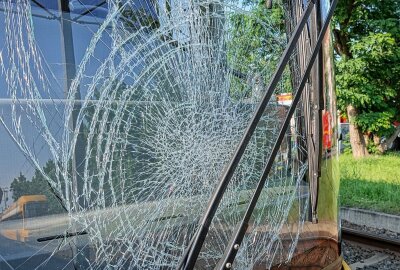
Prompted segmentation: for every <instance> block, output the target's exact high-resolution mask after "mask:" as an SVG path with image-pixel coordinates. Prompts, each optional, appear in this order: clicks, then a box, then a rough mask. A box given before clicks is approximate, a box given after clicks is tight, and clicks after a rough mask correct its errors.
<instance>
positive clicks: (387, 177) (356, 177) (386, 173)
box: [340, 153, 400, 214]
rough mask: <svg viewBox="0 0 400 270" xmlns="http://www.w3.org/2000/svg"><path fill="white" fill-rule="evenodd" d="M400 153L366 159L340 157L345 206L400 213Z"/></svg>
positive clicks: (342, 199)
mask: <svg viewBox="0 0 400 270" xmlns="http://www.w3.org/2000/svg"><path fill="white" fill-rule="evenodd" d="M399 166H400V153H388V154H385V155H382V156H371V157H368V158H364V159H362V160H359V159H357V160H356V159H354V158H353V157H352V156H351V155H349V154H343V155H341V156H340V178H341V181H340V201H341V204H342V205H343V206H349V207H360V208H366V209H371V210H376V211H382V212H387V213H394V214H400V196H399V194H400V170H398V168H399Z"/></svg>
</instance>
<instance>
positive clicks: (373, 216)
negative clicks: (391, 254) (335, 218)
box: [340, 207, 400, 233]
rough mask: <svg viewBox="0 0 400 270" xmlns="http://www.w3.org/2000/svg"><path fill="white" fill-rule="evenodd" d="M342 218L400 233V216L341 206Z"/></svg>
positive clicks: (354, 222)
mask: <svg viewBox="0 0 400 270" xmlns="http://www.w3.org/2000/svg"><path fill="white" fill-rule="evenodd" d="M340 218H341V219H344V220H347V221H348V222H350V223H353V224H357V225H361V226H363V225H365V226H367V227H372V228H378V229H386V230H390V231H393V232H397V233H400V216H396V215H390V214H385V213H379V212H374V211H370V210H364V209H357V208H347V207H341V208H340Z"/></svg>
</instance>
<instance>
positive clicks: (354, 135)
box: [347, 105, 368, 158]
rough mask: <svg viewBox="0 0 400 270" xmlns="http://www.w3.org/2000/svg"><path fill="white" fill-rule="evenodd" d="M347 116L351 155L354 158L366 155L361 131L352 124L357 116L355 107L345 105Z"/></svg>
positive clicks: (365, 146)
mask: <svg viewBox="0 0 400 270" xmlns="http://www.w3.org/2000/svg"><path fill="white" fill-rule="evenodd" d="M347 116H348V118H349V133H350V144H351V149H352V151H353V156H354V157H355V158H362V157H366V156H368V150H367V145H366V143H365V140H364V136H363V133H362V132H361V130H360V129H359V128H358V127H357V126H356V125H355V124H354V120H355V118H356V116H357V109H356V108H354V107H353V106H352V105H349V106H347Z"/></svg>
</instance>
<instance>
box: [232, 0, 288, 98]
mask: <svg viewBox="0 0 400 270" xmlns="http://www.w3.org/2000/svg"><path fill="white" fill-rule="evenodd" d="M243 5H244V7H245V8H249V7H251V8H249V10H250V11H249V13H235V14H233V15H231V16H230V17H229V20H230V23H231V25H232V27H231V28H230V29H231V32H230V36H231V38H230V40H229V42H228V44H227V59H228V64H229V67H230V68H232V69H234V70H237V71H240V72H241V73H243V74H253V75H254V74H255V73H258V75H260V76H261V77H262V78H263V82H264V84H267V83H268V81H269V79H270V77H271V75H272V72H273V71H274V70H275V67H276V65H277V63H278V61H279V58H280V56H281V54H282V52H283V50H284V48H285V44H286V34H285V33H286V32H285V31H286V30H285V20H284V13H283V8H282V6H281V5H278V4H277V3H276V4H275V5H274V6H273V8H272V9H267V8H266V6H265V3H264V1H258V0H247V1H244V2H243ZM235 80H236V81H235ZM232 85H233V88H234V90H233V92H235V91H239V92H242V91H246V90H249V89H241V87H243V84H241V83H240V81H239V79H234V81H233V82H232ZM282 87H283V88H285V89H290V78H289V76H286V77H285V78H284V79H283V86H282ZM237 88H239V89H237ZM282 91H284V90H282Z"/></svg>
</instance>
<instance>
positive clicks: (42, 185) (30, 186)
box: [11, 161, 64, 214]
mask: <svg viewBox="0 0 400 270" xmlns="http://www.w3.org/2000/svg"><path fill="white" fill-rule="evenodd" d="M43 171H44V172H45V173H46V174H47V175H49V176H50V177H55V166H54V162H52V161H48V162H47V163H46V164H45V166H44V167H43ZM11 188H12V189H13V195H12V198H13V200H14V201H16V200H18V198H19V197H21V196H24V195H45V196H46V197H47V202H48V205H49V212H48V213H49V214H57V213H62V212H64V209H63V208H62V206H61V203H60V202H59V200H58V199H57V197H56V196H55V195H54V193H53V191H52V190H51V188H50V186H49V184H48V182H47V181H46V179H45V178H44V177H43V175H42V173H41V172H40V171H39V170H37V169H36V170H35V174H34V176H33V177H32V179H31V180H30V181H28V180H27V179H26V177H25V176H24V175H23V174H22V173H20V175H19V176H18V177H16V178H14V180H13V181H12V183H11Z"/></svg>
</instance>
